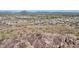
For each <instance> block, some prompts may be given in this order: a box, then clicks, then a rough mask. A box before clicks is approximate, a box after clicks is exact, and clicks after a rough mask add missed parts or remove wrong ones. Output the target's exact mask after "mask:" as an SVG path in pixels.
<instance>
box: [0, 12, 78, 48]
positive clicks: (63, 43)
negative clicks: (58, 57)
mask: <svg viewBox="0 0 79 59" xmlns="http://www.w3.org/2000/svg"><path fill="white" fill-rule="evenodd" d="M0 48H79V14H78V13H41V12H37V13H32V12H28V13H23V12H19V13H17V12H16V13H11V12H0Z"/></svg>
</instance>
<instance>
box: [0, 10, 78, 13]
mask: <svg viewBox="0 0 79 59" xmlns="http://www.w3.org/2000/svg"><path fill="white" fill-rule="evenodd" d="M0 12H71V13H79V10H0Z"/></svg>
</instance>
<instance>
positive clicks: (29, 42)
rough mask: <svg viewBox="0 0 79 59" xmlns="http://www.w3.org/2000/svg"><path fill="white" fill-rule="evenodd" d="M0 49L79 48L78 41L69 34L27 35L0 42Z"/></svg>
mask: <svg viewBox="0 0 79 59" xmlns="http://www.w3.org/2000/svg"><path fill="white" fill-rule="evenodd" d="M0 47H1V48H33V47H34V48H79V40H78V38H77V37H76V36H74V35H71V34H65V35H61V34H50V33H43V34H41V33H29V34H25V35H23V36H22V37H16V38H13V39H4V40H2V41H0Z"/></svg>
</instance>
